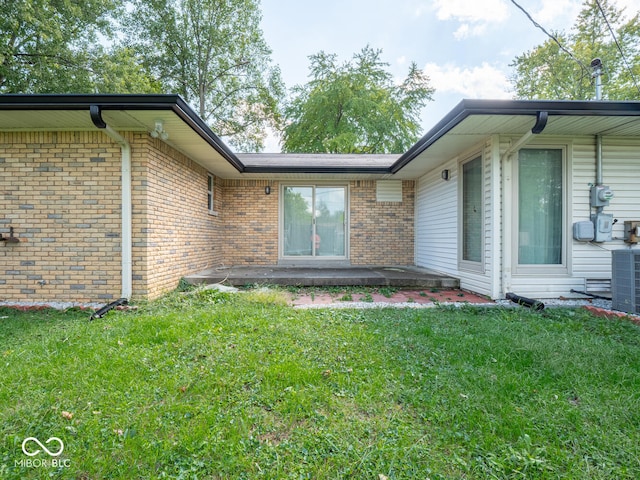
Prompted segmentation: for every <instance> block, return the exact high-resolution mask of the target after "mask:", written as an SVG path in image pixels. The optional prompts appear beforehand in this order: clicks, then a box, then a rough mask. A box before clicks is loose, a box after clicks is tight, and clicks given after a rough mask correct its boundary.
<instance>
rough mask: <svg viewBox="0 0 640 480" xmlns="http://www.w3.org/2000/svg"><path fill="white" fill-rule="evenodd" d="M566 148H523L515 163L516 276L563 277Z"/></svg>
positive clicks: (565, 246)
mask: <svg viewBox="0 0 640 480" xmlns="http://www.w3.org/2000/svg"><path fill="white" fill-rule="evenodd" d="M566 158H567V149H566V147H563V146H548V147H544V146H541V147H532V148H523V149H521V150H520V151H519V153H518V158H517V160H516V161H515V162H514V169H515V174H514V179H515V196H514V197H515V198H514V203H515V205H514V210H513V211H514V234H515V235H516V238H515V242H514V245H515V247H516V248H514V257H515V258H514V260H515V262H514V264H515V265H516V272H517V273H545V274H565V273H567V272H568V266H567V234H566V230H567V228H566V226H567V181H566V168H567V167H566V164H567V160H566Z"/></svg>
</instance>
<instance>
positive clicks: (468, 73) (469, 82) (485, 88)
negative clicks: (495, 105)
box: [424, 62, 513, 99]
mask: <svg viewBox="0 0 640 480" xmlns="http://www.w3.org/2000/svg"><path fill="white" fill-rule="evenodd" d="M424 72H425V74H426V75H428V76H429V78H430V79H431V85H432V86H433V87H434V88H435V89H436V93H455V94H459V95H461V96H463V97H464V98H491V99H501V98H512V97H513V95H512V94H511V93H510V92H509V89H510V84H509V80H508V79H507V76H506V75H505V74H504V73H503V72H502V71H501V70H498V69H497V68H495V67H492V66H491V65H489V64H488V63H486V62H483V63H482V65H480V66H475V67H464V68H461V67H459V66H457V65H454V64H450V63H448V64H446V65H444V66H441V65H437V64H435V63H428V64H427V65H426V66H425V68H424Z"/></svg>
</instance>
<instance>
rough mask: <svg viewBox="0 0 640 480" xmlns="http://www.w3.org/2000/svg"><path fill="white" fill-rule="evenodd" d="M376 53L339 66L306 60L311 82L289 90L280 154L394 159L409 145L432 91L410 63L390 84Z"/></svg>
mask: <svg viewBox="0 0 640 480" xmlns="http://www.w3.org/2000/svg"><path fill="white" fill-rule="evenodd" d="M381 53H382V52H381V50H374V49H372V48H370V47H368V46H367V47H365V48H364V49H363V50H362V51H361V52H360V53H357V54H355V55H354V56H353V58H352V60H351V61H348V62H345V63H343V64H339V63H338V60H337V56H336V55H335V54H326V53H324V52H320V53H318V54H315V55H312V56H310V57H309V58H310V60H311V66H310V71H311V77H312V80H311V81H310V82H308V83H307V84H306V85H298V86H296V87H294V88H293V99H292V100H291V101H290V103H289V104H288V105H287V107H286V109H285V117H286V121H287V125H286V127H285V128H284V132H283V151H285V152H297V153H322V152H326V153H400V152H404V151H406V150H407V149H408V148H409V147H410V146H411V145H413V144H414V143H415V142H416V141H417V140H418V138H419V133H420V121H419V120H420V119H419V115H420V111H421V110H422V108H423V107H424V106H425V105H426V103H427V101H429V100H431V99H432V94H433V92H434V90H433V88H431V87H430V86H429V79H428V78H427V77H426V75H425V74H424V73H423V72H422V71H420V70H419V69H418V68H417V66H416V65H415V63H414V64H412V65H411V67H410V69H409V73H408V75H407V77H406V78H405V79H404V81H403V82H402V83H401V84H399V85H397V84H395V83H394V80H393V77H392V75H391V74H390V73H389V72H387V71H386V69H385V68H386V67H387V66H388V64H387V63H384V62H382V61H381V60H380V55H381Z"/></svg>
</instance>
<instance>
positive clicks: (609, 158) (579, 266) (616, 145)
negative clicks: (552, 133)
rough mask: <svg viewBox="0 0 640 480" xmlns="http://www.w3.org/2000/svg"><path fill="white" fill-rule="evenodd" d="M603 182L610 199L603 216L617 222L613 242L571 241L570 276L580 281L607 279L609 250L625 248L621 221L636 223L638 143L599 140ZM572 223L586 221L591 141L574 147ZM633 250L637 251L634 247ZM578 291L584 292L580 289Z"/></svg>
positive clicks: (639, 172)
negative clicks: (633, 221) (608, 188)
mask: <svg viewBox="0 0 640 480" xmlns="http://www.w3.org/2000/svg"><path fill="white" fill-rule="evenodd" d="M602 143H603V149H602V150H603V152H602V155H603V180H604V184H605V185H608V186H609V187H611V189H612V190H613V193H614V197H613V199H612V200H611V202H610V205H609V206H608V207H605V208H604V212H605V213H611V214H613V218H617V219H618V222H617V223H616V224H615V225H614V226H613V239H614V240H613V241H612V242H606V243H598V244H589V243H583V242H577V241H573V244H572V247H573V275H574V276H575V277H577V278H578V279H579V281H580V282H582V281H583V280H582V279H585V280H586V279H610V278H611V253H610V252H609V250H616V249H621V248H628V245H627V244H626V243H624V242H623V241H622V240H621V239H622V238H623V235H624V232H623V227H624V221H625V220H640V139H639V140H629V139H616V138H609V137H604V138H603V142H602ZM572 180H573V192H574V195H573V221H574V222H577V221H581V220H589V214H590V213H591V210H590V209H589V184H590V183H595V140H594V139H593V138H581V139H579V140H577V141H576V142H575V146H574V177H573V179H572ZM635 248H639V247H638V246H636V247H635ZM580 289H584V287H581V288H580Z"/></svg>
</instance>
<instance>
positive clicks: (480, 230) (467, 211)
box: [461, 156, 484, 268]
mask: <svg viewBox="0 0 640 480" xmlns="http://www.w3.org/2000/svg"><path fill="white" fill-rule="evenodd" d="M461 170H462V180H461V183H462V188H461V190H462V193H461V197H462V198H461V205H462V215H461V218H462V228H461V231H462V237H461V259H462V262H463V263H464V262H471V263H470V264H466V266H467V267H470V268H473V267H475V268H478V267H481V265H480V264H481V263H482V245H483V237H484V226H483V225H484V215H483V205H482V157H481V156H478V157H475V158H474V159H473V160H470V161H468V162H466V163H464V164H462V167H461Z"/></svg>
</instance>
